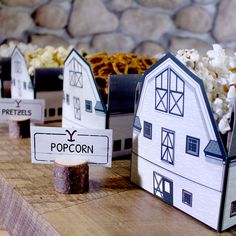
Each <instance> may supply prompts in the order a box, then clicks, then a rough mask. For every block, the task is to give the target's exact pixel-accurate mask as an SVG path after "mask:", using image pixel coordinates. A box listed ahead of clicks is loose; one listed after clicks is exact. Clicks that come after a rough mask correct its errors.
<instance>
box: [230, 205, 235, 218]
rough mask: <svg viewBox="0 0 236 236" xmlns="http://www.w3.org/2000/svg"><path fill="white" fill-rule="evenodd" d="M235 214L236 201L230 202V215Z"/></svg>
mask: <svg viewBox="0 0 236 236" xmlns="http://www.w3.org/2000/svg"><path fill="white" fill-rule="evenodd" d="M235 215H236V201H233V202H231V208H230V217H233V216H235Z"/></svg>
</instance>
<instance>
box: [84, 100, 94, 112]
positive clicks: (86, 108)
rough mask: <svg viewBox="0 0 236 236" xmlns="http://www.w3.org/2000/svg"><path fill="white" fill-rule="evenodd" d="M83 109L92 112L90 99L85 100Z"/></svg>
mask: <svg viewBox="0 0 236 236" xmlns="http://www.w3.org/2000/svg"><path fill="white" fill-rule="evenodd" d="M85 111H87V112H92V101H89V100H85Z"/></svg>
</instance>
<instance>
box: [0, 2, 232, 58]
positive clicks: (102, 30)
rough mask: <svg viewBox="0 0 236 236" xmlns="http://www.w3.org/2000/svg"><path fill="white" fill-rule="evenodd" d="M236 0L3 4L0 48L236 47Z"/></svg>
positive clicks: (146, 51) (150, 50) (151, 51)
mask: <svg viewBox="0 0 236 236" xmlns="http://www.w3.org/2000/svg"><path fill="white" fill-rule="evenodd" d="M235 12H236V0H0V22H1V24H0V25H1V26H0V44H4V43H7V42H9V41H10V40H14V41H17V42H24V43H32V44H35V45H38V46H39V47H44V46H46V45H52V46H55V47H58V46H61V45H62V46H64V47H67V46H69V45H73V46H75V47H77V48H79V49H80V48H84V49H85V50H87V51H88V52H90V53H94V52H97V51H107V52H109V53H116V52H134V53H137V54H140V55H149V56H152V55H155V54H157V53H163V52H166V51H171V52H173V53H175V52H176V51H177V50H178V49H184V48H189V49H190V48H196V49H198V50H199V52H201V53H204V54H205V52H206V51H207V50H208V49H210V48H211V45H212V44H213V43H220V44H221V45H222V46H223V47H224V48H225V49H228V50H229V51H231V52H233V51H234V50H235V47H236V23H235V22H236V21H235V19H234V15H235Z"/></svg>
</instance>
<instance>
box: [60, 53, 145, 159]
mask: <svg viewBox="0 0 236 236" xmlns="http://www.w3.org/2000/svg"><path fill="white" fill-rule="evenodd" d="M63 77H64V79H63V81H64V83H63V91H64V100H63V116H62V126H63V127H74V128H91V129H112V130H113V157H118V156H123V155H128V154H130V153H131V145H132V123H133V113H134V96H135V89H136V85H137V83H138V81H140V80H141V76H139V75H134V76H132V75H128V76H111V78H110V80H109V93H108V98H107V96H106V95H105V94H101V93H100V92H99V89H98V87H97V83H96V81H95V79H94V76H93V73H92V70H91V67H90V65H89V63H88V62H87V61H86V60H85V59H84V58H83V57H82V56H81V55H80V54H79V53H78V52H77V51H76V50H75V49H73V50H72V51H71V53H70V54H69V55H68V57H67V59H66V60H65V64H64V76H63ZM127 77H130V78H127ZM117 91H119V93H118V92H117Z"/></svg>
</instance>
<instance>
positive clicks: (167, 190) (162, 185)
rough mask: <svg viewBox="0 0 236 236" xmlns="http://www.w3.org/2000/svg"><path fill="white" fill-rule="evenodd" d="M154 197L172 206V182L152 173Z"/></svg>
mask: <svg viewBox="0 0 236 236" xmlns="http://www.w3.org/2000/svg"><path fill="white" fill-rule="evenodd" d="M153 185H154V186H153V190H154V195H155V196H158V197H160V198H162V199H163V200H164V201H165V202H167V203H169V204H171V205H173V181H172V180H170V179H168V178H166V177H164V176H162V175H159V174H158V173H157V172H153Z"/></svg>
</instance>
